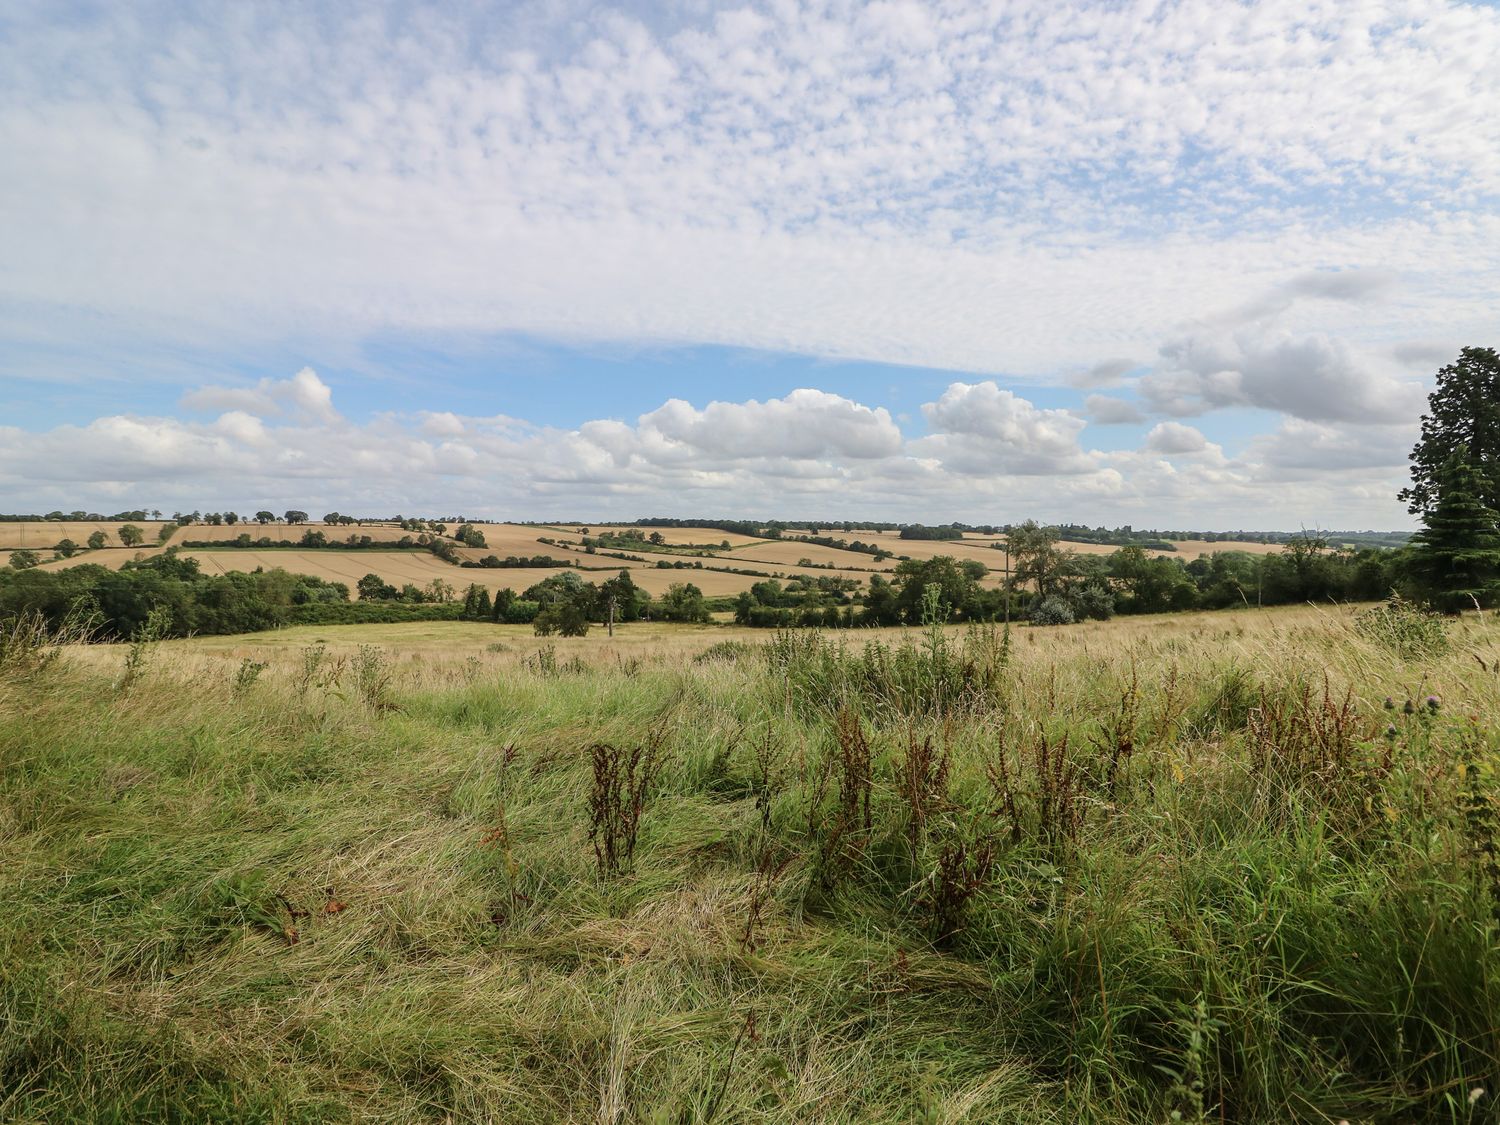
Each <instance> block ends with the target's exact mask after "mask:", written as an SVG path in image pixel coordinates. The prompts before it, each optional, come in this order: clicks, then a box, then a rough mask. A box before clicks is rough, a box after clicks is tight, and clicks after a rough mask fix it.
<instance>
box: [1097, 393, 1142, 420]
mask: <svg viewBox="0 0 1500 1125" xmlns="http://www.w3.org/2000/svg"><path fill="white" fill-rule="evenodd" d="M1083 412H1084V415H1085V416H1086V417H1087V418H1088V420H1089V421H1090V422H1092V423H1093V424H1094V425H1096V426H1128V425H1135V424H1137V423H1140V422H1144V421H1145V420H1146V419H1145V416H1144V415H1143V414H1142V413H1141V412H1140V410H1139V409H1137V408H1136V405H1135V403H1133V402H1127V401H1126V400H1125V399H1123V398H1113V397H1111V396H1110V395H1089V397H1088V398H1086V399H1084V400H1083Z"/></svg>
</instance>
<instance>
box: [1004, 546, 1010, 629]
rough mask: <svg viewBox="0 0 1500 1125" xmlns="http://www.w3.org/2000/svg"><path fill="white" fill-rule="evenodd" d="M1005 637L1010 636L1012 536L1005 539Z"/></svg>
mask: <svg viewBox="0 0 1500 1125" xmlns="http://www.w3.org/2000/svg"><path fill="white" fill-rule="evenodd" d="M1005 635H1006V636H1007V637H1008V636H1010V536H1008V535H1007V536H1006V537H1005Z"/></svg>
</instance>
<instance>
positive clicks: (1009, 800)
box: [985, 730, 1085, 853]
mask: <svg viewBox="0 0 1500 1125" xmlns="http://www.w3.org/2000/svg"><path fill="white" fill-rule="evenodd" d="M1068 741H1069V735H1067V734H1063V735H1062V736H1061V737H1050V736H1049V735H1048V734H1047V732H1046V731H1045V730H1039V731H1037V733H1036V736H1035V738H1033V739H1032V740H1031V741H1030V742H1029V743H1025V744H1022V745H1021V746H1020V748H1019V749H1018V750H1017V751H1016V752H1015V754H1014V760H1012V753H1011V750H1010V747H1009V745H1008V740H1007V738H1006V737H1005V733H1004V731H1003V730H1002V731H1001V738H1000V743H999V746H998V747H997V751H996V753H995V754H994V755H993V756H992V757H991V758H990V759H989V761H987V762H986V763H985V776H986V777H987V778H988V780H989V783H990V789H991V792H992V793H993V794H994V796H995V799H996V802H997V808H996V813H997V815H998V816H1000V817H1001V818H1003V820H1004V821H1005V822H1006V823H1007V825H1008V827H1009V829H1010V836H1011V840H1012V842H1014V843H1018V844H1019V843H1022V842H1023V841H1026V840H1033V841H1035V842H1038V843H1040V844H1042V845H1043V846H1045V847H1046V848H1047V849H1048V850H1050V851H1052V852H1053V853H1058V852H1060V851H1062V850H1063V849H1065V848H1067V847H1068V846H1070V845H1072V844H1074V843H1076V842H1077V840H1078V834H1079V832H1080V830H1081V829H1082V827H1083V821H1084V814H1085V803H1084V796H1085V778H1084V775H1083V773H1082V771H1081V770H1080V769H1079V768H1078V765H1077V763H1076V761H1075V760H1074V758H1073V755H1072V754H1071V753H1070V751H1069V746H1068Z"/></svg>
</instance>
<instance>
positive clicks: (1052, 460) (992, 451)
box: [912, 381, 1098, 476]
mask: <svg viewBox="0 0 1500 1125" xmlns="http://www.w3.org/2000/svg"><path fill="white" fill-rule="evenodd" d="M922 413H923V415H925V416H926V418H927V425H928V428H929V429H930V430H931V431H932V433H931V435H930V436H928V437H926V438H923V439H921V440H919V441H917V442H914V443H912V448H913V450H914V451H915V452H916V453H917V455H918V456H929V457H933V458H935V459H937V460H939V461H941V462H942V463H943V464H944V466H945V467H947V468H948V469H949V470H950V471H953V472H958V473H962V474H965V475H976V476H983V475H990V474H1001V473H1008V474H1015V475H1018V476H1042V475H1071V474H1079V473H1089V472H1092V471H1094V470H1096V469H1097V468H1098V465H1097V464H1096V463H1095V462H1094V461H1093V460H1092V459H1091V458H1090V457H1089V456H1088V455H1086V454H1085V453H1084V451H1083V449H1082V448H1081V447H1080V446H1079V444H1078V434H1079V431H1081V430H1082V429H1083V427H1084V425H1085V423H1084V422H1083V420H1082V419H1080V418H1077V417H1075V416H1074V415H1072V414H1070V413H1069V412H1068V411H1066V410H1042V409H1038V408H1037V407H1036V406H1035V405H1034V404H1032V403H1031V402H1029V401H1028V400H1026V399H1024V398H1020V397H1018V396H1017V395H1015V394H1013V393H1012V392H1011V391H1007V390H1001V389H1000V388H999V387H998V386H996V385H995V383H993V382H990V381H986V382H982V383H952V384H950V385H949V386H948V389H947V390H945V391H944V392H943V395H942V397H941V398H939V399H938V400H937V401H936V402H930V403H927V404H926V405H924V406H923V407H922Z"/></svg>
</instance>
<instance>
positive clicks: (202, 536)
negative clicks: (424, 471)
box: [167, 521, 418, 546]
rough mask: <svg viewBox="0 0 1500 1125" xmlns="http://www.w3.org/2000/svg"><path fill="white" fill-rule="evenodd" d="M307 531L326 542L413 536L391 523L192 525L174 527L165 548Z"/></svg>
mask: <svg viewBox="0 0 1500 1125" xmlns="http://www.w3.org/2000/svg"><path fill="white" fill-rule="evenodd" d="M309 531H321V532H322V533H323V534H324V535H326V536H328V538H329V540H330V542H332V541H338V540H343V539H348V538H349V536H351V535H355V536H359V535H368V536H369V537H370V538H371V539H373V540H375V541H376V542H377V543H395V542H396V541H397V540H399V539H400V538H401V537H402V536H403V535H410V536H411V537H412V538H413V539H415V538H416V537H417V534H418V533H417V532H415V531H403V530H402V529H401V528H400V527H398V526H396V525H395V524H393V523H367V524H365V525H364V526H360V525H359V524H354V523H351V524H347V525H345V524H341V523H297V524H286V523H266V524H260V523H255V522H253V521H252V522H250V523H235V524H227V523H225V524H208V523H192V524H188V525H187V526H185V527H180V528H178V529H177V530H176V531H175V532H173V533H172V538H171V539H169V540H167V544H168V546H170V545H172V544H174V543H187V542H193V543H230V542H233V541H234V540H235V539H238V538H239V537H240V536H241V535H248V536H250V538H251V539H252V540H255V539H269V540H271V542H273V543H280V542H282V541H283V540H285V541H287V542H289V543H295V542H296V541H297V540H299V539H301V538H302V537H303V536H304V535H306V534H307V533H308V532H309Z"/></svg>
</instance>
